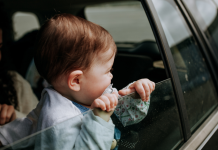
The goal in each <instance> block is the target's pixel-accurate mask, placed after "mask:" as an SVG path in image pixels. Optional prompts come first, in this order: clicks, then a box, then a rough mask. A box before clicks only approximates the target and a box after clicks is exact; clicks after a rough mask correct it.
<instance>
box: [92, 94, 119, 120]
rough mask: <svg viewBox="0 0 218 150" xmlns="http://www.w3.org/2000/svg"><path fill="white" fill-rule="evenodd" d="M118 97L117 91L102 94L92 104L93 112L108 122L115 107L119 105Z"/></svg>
mask: <svg viewBox="0 0 218 150" xmlns="http://www.w3.org/2000/svg"><path fill="white" fill-rule="evenodd" d="M117 98H118V93H117V92H113V93H112V94H104V95H101V96H100V97H99V98H97V99H95V100H94V102H93V103H92V105H91V108H92V109H93V113H94V114H95V115H96V116H99V117H101V118H102V119H104V120H105V121H107V122H108V121H109V120H110V116H111V115H112V114H113V112H114V109H115V107H116V106H117V103H118V100H117Z"/></svg>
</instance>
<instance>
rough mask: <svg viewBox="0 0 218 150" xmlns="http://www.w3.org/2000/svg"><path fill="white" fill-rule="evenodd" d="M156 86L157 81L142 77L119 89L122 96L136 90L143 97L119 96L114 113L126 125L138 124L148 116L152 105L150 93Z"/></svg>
mask: <svg viewBox="0 0 218 150" xmlns="http://www.w3.org/2000/svg"><path fill="white" fill-rule="evenodd" d="M154 88H155V83H153V82H152V81H150V80H148V79H141V80H138V81H136V82H134V83H132V84H131V85H129V86H127V88H124V89H123V90H120V91H119V94H120V95H122V96H124V95H128V94H130V93H132V92H134V91H136V92H137V93H139V95H140V97H141V99H133V98H132V97H130V96H125V97H121V98H119V101H118V104H117V107H116V109H115V111H114V113H115V115H116V116H117V117H118V119H119V120H120V121H121V122H122V124H123V125H124V126H127V125H132V124H136V123H138V122H140V121H141V120H143V119H144V118H145V117H146V115H147V112H148V109H149V106H150V94H151V92H152V91H153V90H154Z"/></svg>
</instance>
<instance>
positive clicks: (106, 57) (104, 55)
mask: <svg viewBox="0 0 218 150" xmlns="http://www.w3.org/2000/svg"><path fill="white" fill-rule="evenodd" d="M115 54H116V50H114V49H112V48H109V49H108V50H107V51H105V52H100V53H98V54H97V57H96V61H97V62H98V63H107V62H109V61H110V60H111V59H114V56H115Z"/></svg>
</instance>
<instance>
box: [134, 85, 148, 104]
mask: <svg viewBox="0 0 218 150" xmlns="http://www.w3.org/2000/svg"><path fill="white" fill-rule="evenodd" d="M135 89H136V91H137V93H138V94H139V95H140V97H141V99H142V101H145V99H146V94H145V89H144V86H143V84H141V83H140V82H137V83H136V86H135Z"/></svg>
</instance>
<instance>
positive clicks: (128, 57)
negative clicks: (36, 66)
mask: <svg viewBox="0 0 218 150" xmlns="http://www.w3.org/2000/svg"><path fill="white" fill-rule="evenodd" d="M106 2H107V3H106ZM111 2H112V1H106V0H105V1H98V0H95V1H93V2H90V1H86V0H83V1H75V2H73V3H71V2H70V1H67V0H64V1H61V3H60V2H59V1H42V0H40V1H32V2H31V1H28V0H18V1H6V0H1V3H0V5H1V7H3V8H4V10H5V13H6V15H7V19H8V20H9V23H10V25H9V29H8V30H6V31H4V35H3V38H4V47H5V49H6V51H5V52H4V53H5V56H6V55H7V57H5V59H7V60H8V61H9V62H8V65H9V66H10V68H11V69H12V70H16V71H17V72H18V73H19V74H21V75H22V76H23V77H24V78H26V79H27V74H28V71H29V70H31V67H32V65H31V64H32V62H33V56H34V42H35V38H36V36H37V31H38V30H39V29H36V28H35V29H31V30H28V31H25V32H23V34H19V33H18V32H19V31H15V30H14V29H15V26H16V22H15V21H14V20H16V18H15V16H16V15H17V16H18V17H20V19H19V20H20V22H21V23H22V24H23V26H25V25H28V19H27V20H26V21H23V20H22V16H23V17H25V13H26V14H27V15H28V14H29V13H31V14H33V15H34V16H35V17H36V18H37V21H38V24H39V26H40V25H42V24H43V22H44V21H45V20H47V19H49V18H50V17H52V16H53V15H54V14H57V13H71V14H74V15H77V16H80V17H82V18H84V19H88V17H87V16H88V11H87V9H88V7H89V6H91V7H98V6H100V7H101V6H106V7H107V5H108V3H111ZM105 3H106V4H105ZM135 3H137V5H138V4H139V5H140V7H141V10H143V8H142V6H141V4H140V2H134V3H131V2H121V4H119V3H112V4H111V5H112V6H120V5H127V6H128V7H129V6H131V5H135ZM137 7H138V6H137ZM100 9H101V8H100ZM90 12H92V11H90ZM16 13H17V14H16ZM95 13H96V14H98V15H99V14H100V12H95ZM133 13H134V11H133ZM142 14H143V15H144V18H143V19H146V20H147V18H146V14H145V13H144V10H143V11H142ZM94 18H95V17H94ZM120 18H121V19H122V16H120ZM132 18H134V16H132ZM143 19H142V20H143ZM88 20H90V21H92V20H91V19H88ZM140 20H141V19H140ZM111 22H112V21H111ZM111 22H110V21H109V22H108V24H110V23H111ZM133 23H134V24H131V27H133V28H134V25H136V24H137V23H136V22H135V21H133ZM146 23H147V24H143V25H142V29H144V28H147V29H146V30H149V32H151V33H152V30H151V27H150V24H149V22H148V21H147V22H146ZM22 24H20V25H21V26H22ZM108 24H106V26H105V28H106V29H107V25H108ZM100 25H101V24H100ZM123 25H125V24H122V25H120V26H123ZM102 26H103V27H104V25H102ZM118 30H120V29H118ZM108 31H109V32H110V29H109V30H108ZM112 31H113V30H112ZM127 31H129V30H128V29H127ZM115 32H116V31H115ZM139 32H140V31H139ZM137 33H138V31H137ZM143 33H146V32H145V31H143ZM18 35H19V37H18ZM151 35H152V37H149V38H145V39H140V40H137V41H131V40H127V41H125V40H123V41H122V40H121V41H120V40H116V38H115V43H116V45H117V55H116V57H115V61H114V66H113V69H114V71H113V76H114V77H113V79H112V83H113V86H114V87H116V88H117V89H122V88H124V87H125V86H126V85H128V84H129V83H131V82H133V81H136V80H138V79H141V78H148V79H150V80H152V81H154V82H155V83H157V82H160V81H162V80H165V79H167V78H168V76H167V74H166V71H165V69H164V65H163V61H162V57H161V54H160V52H159V49H158V46H157V43H156V41H155V38H154V35H153V33H152V34H151ZM112 36H114V35H113V34H112ZM129 36H131V35H129ZM131 38H132V39H134V38H135V37H134V36H133V37H131ZM37 76H38V75H37ZM33 78H34V79H32V80H34V82H35V83H34V84H31V81H30V80H31V79H30V80H28V79H27V80H28V81H29V82H30V84H31V86H32V89H33V91H34V93H35V94H36V95H37V97H38V99H39V100H40V96H41V95H40V94H41V91H42V89H43V88H44V87H45V84H44V80H43V79H42V78H37V79H36V77H35V76H34V75H33ZM169 88H170V87H169ZM171 92H172V91H171ZM172 95H173V94H172V93H171V96H172ZM170 99H171V100H169V98H168V99H167V98H166V100H167V101H161V102H160V101H159V102H158V104H156V103H155V101H154V102H152V103H153V105H151V106H150V109H149V112H151V111H153V113H150V115H148V116H147V117H146V119H144V120H143V121H142V123H140V124H137V125H132V126H130V127H126V128H124V129H123V127H121V126H120V127H119V124H120V123H119V120H118V119H117V118H116V116H112V118H113V121H114V122H117V124H118V128H120V130H121V131H122V133H124V134H122V136H123V137H124V138H125V139H126V141H129V142H130V143H138V144H137V147H138V148H140V149H143V148H152V147H154V145H155V143H156V142H157V141H158V139H161V138H162V137H164V136H166V135H167V132H165V131H161V130H162V128H163V127H161V126H159V125H158V124H156V125H157V126H158V127H157V129H156V131H155V132H154V134H153V135H151V136H150V137H147V138H145V139H146V140H147V144H143V142H144V141H143V140H141V141H139V140H138V138H139V137H140V138H141V136H142V137H143V135H144V133H143V134H141V135H139V137H137V136H138V133H137V132H138V131H140V130H141V129H142V128H145V127H147V128H148V129H147V130H148V131H149V130H150V132H151V131H152V128H151V126H149V124H150V123H155V122H160V121H161V122H162V123H163V126H165V125H166V123H164V122H163V120H161V118H163V116H161V115H160V112H162V111H163V109H164V110H165V109H166V110H167V109H168V110H169V111H168V112H167V113H165V115H170V114H171V113H172V112H175V111H177V110H176V109H174V108H171V106H173V105H175V102H174V100H173V99H174V97H173V96H172V97H171V98H170ZM154 103H155V105H154ZM154 116H155V117H154ZM154 118H156V119H154ZM155 120H156V121H155ZM145 122H147V123H145ZM172 122H174V123H175V124H177V122H176V121H175V120H173V117H172ZM172 122H171V123H172ZM159 124H160V123H159ZM164 124H165V125H164ZM164 130H165V129H164ZM167 130H170V129H169V128H168V129H167ZM136 131H137V132H136ZM145 132H146V131H145ZM145 134H146V133H145ZM135 137H137V138H135ZM157 137H158V138H157ZM172 138H173V137H172V136H171V137H169V139H172ZM154 139H155V140H154ZM169 139H168V140H169ZM134 140H135V142H134ZM119 149H122V146H120V148H119ZM123 149H127V148H126V147H123ZM157 149H158V148H157Z"/></svg>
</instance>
